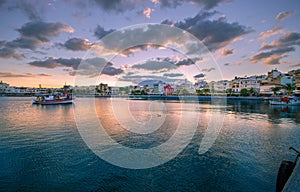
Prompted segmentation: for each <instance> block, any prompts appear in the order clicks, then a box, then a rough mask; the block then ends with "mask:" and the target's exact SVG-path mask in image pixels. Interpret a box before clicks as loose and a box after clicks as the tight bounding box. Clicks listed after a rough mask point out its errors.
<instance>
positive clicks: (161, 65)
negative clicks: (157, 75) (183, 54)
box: [132, 60, 177, 71]
mask: <svg viewBox="0 0 300 192" xmlns="http://www.w3.org/2000/svg"><path fill="white" fill-rule="evenodd" d="M132 68H133V69H144V70H149V71H161V70H164V69H167V70H171V69H176V68H177V67H176V65H174V64H173V63H171V62H168V61H166V60H147V61H145V62H144V63H142V64H136V65H133V66H132Z"/></svg>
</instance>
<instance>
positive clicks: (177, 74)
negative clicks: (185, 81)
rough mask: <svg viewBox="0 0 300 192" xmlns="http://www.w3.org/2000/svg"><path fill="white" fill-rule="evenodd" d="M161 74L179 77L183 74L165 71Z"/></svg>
mask: <svg viewBox="0 0 300 192" xmlns="http://www.w3.org/2000/svg"><path fill="white" fill-rule="evenodd" d="M163 76H164V77H181V76H183V74H182V73H165V74H164V75H163Z"/></svg>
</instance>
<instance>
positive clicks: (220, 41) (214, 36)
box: [162, 12, 253, 50]
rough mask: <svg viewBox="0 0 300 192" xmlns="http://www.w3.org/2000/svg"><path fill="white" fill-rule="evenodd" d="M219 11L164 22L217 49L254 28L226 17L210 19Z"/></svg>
mask: <svg viewBox="0 0 300 192" xmlns="http://www.w3.org/2000/svg"><path fill="white" fill-rule="evenodd" d="M216 13H217V12H202V13H199V14H197V15H196V16H195V17H192V18H187V19H185V20H184V21H182V22H177V23H172V22H171V21H168V20H165V21H163V22H162V23H164V24H169V25H170V24H173V25H175V26H176V27H178V28H181V29H183V30H186V31H188V32H190V33H191V34H193V35H195V36H196V37H197V38H198V39H199V40H201V41H203V43H204V44H205V45H206V46H207V47H208V48H209V49H210V50H216V49H219V48H222V47H225V46H226V45H228V44H229V43H232V42H234V41H236V40H238V39H240V38H241V37H243V36H244V35H246V34H248V33H250V32H252V31H253V30H252V29H250V28H247V27H245V26H243V25H240V24H239V23H237V22H234V23H228V22H227V21H226V19H225V18H220V19H217V20H209V19H208V18H209V17H211V16H212V15H214V14H216Z"/></svg>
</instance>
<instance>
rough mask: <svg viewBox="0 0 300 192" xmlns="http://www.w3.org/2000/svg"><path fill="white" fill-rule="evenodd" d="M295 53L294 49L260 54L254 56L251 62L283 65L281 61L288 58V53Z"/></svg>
mask: <svg viewBox="0 0 300 192" xmlns="http://www.w3.org/2000/svg"><path fill="white" fill-rule="evenodd" d="M292 51H295V48H294V47H286V48H279V49H275V50H271V51H268V52H260V53H257V54H256V55H254V56H252V57H251V58H250V59H249V60H250V62H252V63H254V64H255V63H257V62H260V61H262V62H263V64H265V65H277V64H281V63H280V59H282V58H284V57H286V56H287V53H289V52H292Z"/></svg>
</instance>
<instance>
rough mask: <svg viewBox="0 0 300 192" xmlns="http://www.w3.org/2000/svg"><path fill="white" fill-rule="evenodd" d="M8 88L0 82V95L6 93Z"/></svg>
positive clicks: (7, 85)
mask: <svg viewBox="0 0 300 192" xmlns="http://www.w3.org/2000/svg"><path fill="white" fill-rule="evenodd" d="M8 88H9V84H7V83H4V82H2V81H0V93H4V92H6V90H7V89H8Z"/></svg>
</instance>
